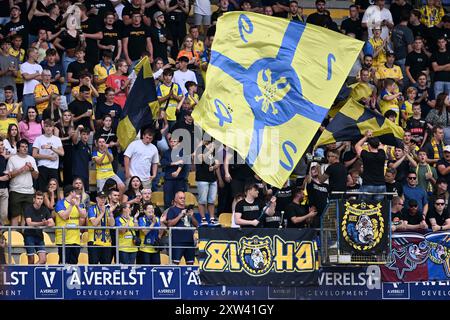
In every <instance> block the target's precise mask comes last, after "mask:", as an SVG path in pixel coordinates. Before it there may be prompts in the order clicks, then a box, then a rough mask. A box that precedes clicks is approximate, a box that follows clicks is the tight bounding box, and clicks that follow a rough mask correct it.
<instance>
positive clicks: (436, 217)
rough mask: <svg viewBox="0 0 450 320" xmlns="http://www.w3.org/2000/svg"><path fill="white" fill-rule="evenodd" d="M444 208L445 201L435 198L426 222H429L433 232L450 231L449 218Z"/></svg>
mask: <svg viewBox="0 0 450 320" xmlns="http://www.w3.org/2000/svg"><path fill="white" fill-rule="evenodd" d="M444 208H445V199H444V198H437V199H436V201H435V202H434V207H433V209H431V210H430V213H429V214H428V220H429V221H430V225H431V229H432V230H433V231H444V230H449V229H450V216H449V213H448V210H444Z"/></svg>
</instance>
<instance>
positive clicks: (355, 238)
mask: <svg viewBox="0 0 450 320" xmlns="http://www.w3.org/2000/svg"><path fill="white" fill-rule="evenodd" d="M339 211H340V225H341V227H340V239H341V241H340V249H341V250H343V251H346V252H355V251H356V252H358V253H370V254H377V253H382V252H384V251H386V250H387V249H388V246H387V240H388V232H389V230H388V229H387V228H388V225H387V224H386V223H387V221H388V220H389V216H388V210H387V203H385V202H376V203H372V202H364V201H345V202H344V201H343V202H341V204H340V210H339Z"/></svg>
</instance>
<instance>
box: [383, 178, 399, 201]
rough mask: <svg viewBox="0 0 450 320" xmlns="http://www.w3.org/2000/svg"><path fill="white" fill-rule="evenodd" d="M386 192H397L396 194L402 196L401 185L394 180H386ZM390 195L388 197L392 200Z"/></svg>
mask: <svg viewBox="0 0 450 320" xmlns="http://www.w3.org/2000/svg"><path fill="white" fill-rule="evenodd" d="M386 192H397V194H398V196H399V197H401V196H403V185H402V184H401V183H400V182H398V181H395V182H394V183H389V182H386ZM392 198H393V197H392V196H388V199H390V200H392Z"/></svg>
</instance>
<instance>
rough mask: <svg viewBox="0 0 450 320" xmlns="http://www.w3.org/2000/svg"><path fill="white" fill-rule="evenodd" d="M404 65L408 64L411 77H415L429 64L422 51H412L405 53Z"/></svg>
mask: <svg viewBox="0 0 450 320" xmlns="http://www.w3.org/2000/svg"><path fill="white" fill-rule="evenodd" d="M405 66H409V72H410V73H411V76H412V77H413V79H417V77H418V76H419V74H420V73H421V72H423V71H425V70H426V69H427V68H428V67H429V66H430V59H428V56H427V55H426V54H425V53H423V52H420V53H417V52H415V51H412V52H410V53H408V54H407V55H406V62H405ZM405 76H406V75H405Z"/></svg>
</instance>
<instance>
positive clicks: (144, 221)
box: [139, 216, 161, 253]
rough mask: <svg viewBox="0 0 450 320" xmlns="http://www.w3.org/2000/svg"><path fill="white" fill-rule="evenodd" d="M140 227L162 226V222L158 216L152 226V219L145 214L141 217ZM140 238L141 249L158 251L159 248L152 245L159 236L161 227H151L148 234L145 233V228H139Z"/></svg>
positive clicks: (150, 251)
mask: <svg viewBox="0 0 450 320" xmlns="http://www.w3.org/2000/svg"><path fill="white" fill-rule="evenodd" d="M139 227H155V228H158V227H161V223H160V222H159V218H158V217H156V222H155V224H154V225H153V226H152V221H151V220H150V219H149V218H148V217H147V216H144V217H142V218H139ZM139 233H140V238H141V243H142V244H141V247H140V248H139V251H142V252H146V253H157V252H158V250H157V249H155V247H153V245H151V243H154V242H155V240H156V239H157V238H158V234H159V229H151V230H150V231H149V232H148V233H147V235H145V234H144V232H143V230H139Z"/></svg>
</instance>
